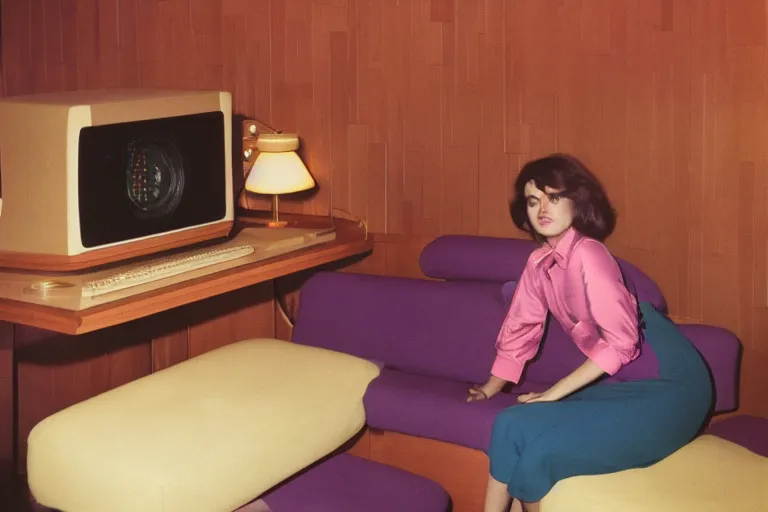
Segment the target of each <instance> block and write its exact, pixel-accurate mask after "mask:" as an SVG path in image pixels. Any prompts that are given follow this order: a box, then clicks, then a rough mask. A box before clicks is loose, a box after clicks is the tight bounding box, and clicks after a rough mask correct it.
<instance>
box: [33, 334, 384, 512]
mask: <svg viewBox="0 0 768 512" xmlns="http://www.w3.org/2000/svg"><path fill="white" fill-rule="evenodd" d="M378 373H379V369H378V368H377V367H376V366H375V365H374V364H373V363H370V362H368V361H365V360H363V359H359V358H356V357H353V356H349V355H346V354H341V353H337V352H332V351H329V350H325V349H319V348H313V347H307V346H302V345H294V344H292V343H289V342H286V341H280V340H275V339H256V340H248V341H242V342H239V343H235V344H232V345H228V346H225V347H222V348H219V349H217V350H214V351H211V352H208V353H206V354H203V355H201V356H199V357H196V358H193V359H190V360H188V361H185V362H183V363H180V364H178V365H176V366H173V367H171V368H168V369H165V370H163V371H161V372H158V373H155V374H153V375H149V376H147V377H144V378H142V379H139V380H137V381H134V382H131V383H129V384H126V385H124V386H121V387H119V388H116V389H113V390H111V391H108V392H106V393H103V394H101V395H99V396H96V397H94V398H91V399H89V400H86V401H84V402H81V403H79V404H76V405H74V406H72V407H70V408H68V409H65V410H63V411H60V412H58V413H56V414H54V415H52V416H50V417H48V418H46V419H44V420H43V421H41V422H40V423H39V424H38V425H37V426H35V428H34V429H33V430H32V432H31V433H30V435H29V450H28V457H27V464H28V479H29V486H30V490H31V491H32V494H33V496H34V497H35V499H36V500H37V501H38V502H39V503H40V504H42V505H45V506H47V507H51V508H54V509H59V510H64V511H67V512H69V511H73V512H91V511H93V512H97V511H98V512H104V511H106V510H109V511H110V512H120V511H126V512H127V511H130V512H136V511H142V512H154V511H163V512H170V511H174V512H175V511H182V510H183V511H185V512H191V511H198V510H199V511H206V512H208V511H231V510H234V509H236V508H238V507H239V506H241V505H244V504H245V503H248V502H249V501H251V500H252V499H254V498H256V497H258V496H259V495H261V494H262V493H263V492H264V491H266V490H268V489H270V488H271V487H273V486H274V485H275V484H277V483H279V482H281V481H283V480H284V479H286V478H287V477H289V476H291V475H293V474H295V473H297V472H298V471H300V470H301V469H303V468H305V467H307V466H308V465H310V464H312V463H313V462H315V461H317V460H318V459H320V458H322V457H324V456H325V455H327V454H329V453H331V452H332V451H333V450H335V449H336V448H338V447H339V446H341V445H342V444H343V443H344V442H346V441H347V440H349V439H350V438H351V437H352V436H353V435H354V434H355V433H356V432H358V431H359V430H360V428H362V426H363V424H364V423H365V414H364V410H363V403H362V398H363V394H364V393H365V390H366V387H367V386H368V384H369V382H370V381H371V380H373V379H374V378H375V377H376V376H377V375H378Z"/></svg>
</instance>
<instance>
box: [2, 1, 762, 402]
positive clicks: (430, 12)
mask: <svg viewBox="0 0 768 512" xmlns="http://www.w3.org/2000/svg"><path fill="white" fill-rule="evenodd" d="M2 59H3V66H2V76H3V80H4V90H5V94H7V95H16V94H21V93H31V92H41V91H53V90H60V89H72V88H76V87H105V86H121V87H132V86H161V87H187V88H224V89H227V90H230V91H232V92H233V94H234V98H235V109H236V111H237V113H240V114H244V115H248V116H253V117H256V118H258V119H260V120H262V121H264V122H267V123H268V124H270V125H272V126H275V127H278V128H280V129H283V130H295V131H298V133H299V134H300V135H301V137H302V144H303V147H302V152H303V156H304V158H305V160H306V161H307V163H308V165H309V167H310V169H311V170H312V172H313V173H314V175H315V177H316V178H317V179H318V181H319V184H320V187H319V190H318V191H317V193H316V194H314V195H313V196H311V197H308V198H302V199H301V201H299V202H295V203H294V204H290V203H289V202H284V204H285V207H286V209H290V210H293V211H305V212H308V213H327V212H328V211H329V210H330V209H331V208H332V207H335V208H340V209H343V210H347V211H349V212H352V213H353V214H356V215H359V216H360V217H363V218H365V219H366V220H367V221H368V223H369V226H370V229H371V231H373V232H375V233H377V234H380V235H379V237H378V240H379V241H380V242H379V244H378V248H379V250H378V251H377V252H376V254H375V255H374V257H373V258H372V259H371V260H369V261H367V262H365V264H364V265H366V266H364V267H363V268H364V269H366V270H368V271H372V272H381V273H392V274H404V275H418V267H417V265H416V258H417V256H418V250H419V249H420V247H421V246H423V244H424V243H425V242H426V241H428V240H429V239H431V238H432V237H434V236H436V235H439V234H443V233H471V234H482V235H493V236H522V234H521V233H519V232H517V231H516V230H515V229H514V228H513V227H512V224H511V221H510V220H509V217H508V214H507V202H508V199H509V191H510V186H511V183H512V181H513V179H514V177H515V175H516V173H517V171H518V170H519V168H520V166H521V164H522V163H524V162H525V161H526V160H528V159H530V158H534V157H538V156H541V155H543V154H546V153H549V152H552V151H567V152H571V153H574V154H576V155H577V156H579V157H580V158H582V159H583V160H584V161H585V162H587V163H588V164H589V165H591V166H593V168H594V169H595V171H596V172H597V174H598V175H599V176H600V177H601V178H602V179H603V180H604V182H605V184H606V186H607V188H608V190H609V192H610V195H611V197H612V199H613V200H614V202H615V205H616V207H617V209H618V211H619V213H620V222H619V227H618V229H617V232H616V234H615V235H614V236H613V237H612V239H611V240H610V242H609V245H610V247H611V249H612V250H613V251H614V252H615V253H616V254H617V255H619V256H622V257H624V258H626V259H627V260H629V261H631V262H633V263H635V264H636V265H638V266H639V267H640V268H642V269H643V270H645V271H646V272H647V273H649V274H650V275H651V276H652V277H653V278H655V279H656V280H657V282H658V283H659V284H660V285H661V287H662V288H663V290H664V292H665V294H666V296H667V298H668V300H669V303H670V306H671V310H672V313H673V314H674V315H676V316H678V317H683V318H687V319H690V320H692V321H703V322H705V323H710V324H715V325H719V326H723V327H726V328H729V329H731V330H733V331H734V332H736V333H737V334H738V335H739V336H740V337H741V339H742V341H743V343H744V345H745V357H744V374H743V377H742V386H743V391H744V396H743V401H742V409H743V410H744V411H747V412H757V413H761V414H763V415H766V416H768V402H766V401H765V400H763V398H762V395H763V393H764V390H765V389H766V380H765V371H764V368H765V367H766V366H768V341H766V335H767V334H768V309H767V307H768V290H767V287H766V281H767V280H768V275H767V272H766V257H767V254H766V253H767V252H768V251H767V250H766V242H768V240H767V238H768V206H767V204H766V203H767V202H768V194H767V193H766V187H767V186H768V177H766V173H767V172H768V144H766V141H767V140H768V129H767V128H768V91H767V90H766V87H767V85H768V55H767V52H766V2H765V0H740V1H739V2H738V7H737V6H736V3H734V2H729V1H728V0H620V1H617V0H397V1H395V0H29V1H20V0H3V1H2Z"/></svg>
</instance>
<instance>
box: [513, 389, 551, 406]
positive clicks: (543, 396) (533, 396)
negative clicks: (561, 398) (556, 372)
mask: <svg viewBox="0 0 768 512" xmlns="http://www.w3.org/2000/svg"><path fill="white" fill-rule="evenodd" d="M557 400H558V398H557V397H555V396H554V395H553V394H552V392H551V391H550V390H547V391H544V392H542V393H526V394H524V395H520V396H519V397H517V401H518V402H520V403H522V404H532V403H535V402H556V401H557Z"/></svg>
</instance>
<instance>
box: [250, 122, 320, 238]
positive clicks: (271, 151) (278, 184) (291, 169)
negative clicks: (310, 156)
mask: <svg viewBox="0 0 768 512" xmlns="http://www.w3.org/2000/svg"><path fill="white" fill-rule="evenodd" d="M297 149H299V137H298V135H296V134H290V133H264V134H261V135H259V138H258V140H257V141H256V150H257V151H259V156H257V157H256V161H255V162H254V163H253V166H252V167H251V170H250V172H249V173H248V177H247V178H246V180H245V189H246V190H247V191H249V192H254V193H256V194H270V195H272V200H273V204H272V215H273V218H272V222H271V223H270V225H271V226H273V227H282V226H285V225H286V223H285V222H281V221H280V219H279V217H278V207H279V203H278V195H279V194H290V193H291V192H300V191H302V190H309V189H311V188H312V187H314V186H315V180H314V178H312V175H311V174H309V171H308V170H307V168H306V166H305V165H304V162H302V161H301V158H299V155H297V154H296V150H297Z"/></svg>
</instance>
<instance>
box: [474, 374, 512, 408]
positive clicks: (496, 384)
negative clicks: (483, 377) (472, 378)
mask: <svg viewBox="0 0 768 512" xmlns="http://www.w3.org/2000/svg"><path fill="white" fill-rule="evenodd" d="M506 383H507V381H505V380H504V379H500V378H498V377H496V376H494V375H491V377H490V378H489V379H488V382H486V383H485V384H483V385H482V386H474V387H472V388H470V390H469V396H467V402H477V401H478V400H490V399H491V398H493V396H494V395H495V394H496V393H498V392H499V391H501V389H502V388H503V387H504V384H506Z"/></svg>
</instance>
